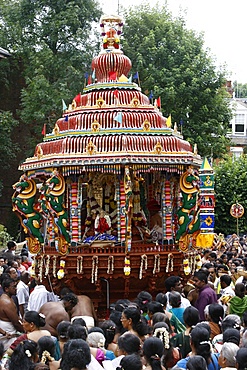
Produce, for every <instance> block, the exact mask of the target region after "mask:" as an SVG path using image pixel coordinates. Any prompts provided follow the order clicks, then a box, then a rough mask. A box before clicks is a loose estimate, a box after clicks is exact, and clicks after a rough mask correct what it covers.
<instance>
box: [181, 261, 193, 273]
mask: <svg viewBox="0 0 247 370" xmlns="http://www.w3.org/2000/svg"><path fill="white" fill-rule="evenodd" d="M183 265H184V273H185V275H189V273H190V272H191V268H190V265H189V259H188V258H185V259H184V260H183Z"/></svg>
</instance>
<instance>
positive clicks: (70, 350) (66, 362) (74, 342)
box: [61, 339, 91, 370]
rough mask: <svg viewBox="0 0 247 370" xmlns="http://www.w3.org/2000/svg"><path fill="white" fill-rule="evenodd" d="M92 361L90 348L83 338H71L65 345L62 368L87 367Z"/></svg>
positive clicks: (79, 369) (81, 369)
mask: <svg viewBox="0 0 247 370" xmlns="http://www.w3.org/2000/svg"><path fill="white" fill-rule="evenodd" d="M90 362H91V353H90V348H89V345H88V344H87V342H85V341H84V340H83V339H71V340H69V341H68V342H67V343H65V345H64V351H63V355H62V360H61V369H71V368H76V369H78V370H84V369H86V367H87V365H88V364H89V363H90Z"/></svg>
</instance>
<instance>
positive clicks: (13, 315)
mask: <svg viewBox="0 0 247 370" xmlns="http://www.w3.org/2000/svg"><path fill="white" fill-rule="evenodd" d="M2 288H3V294H2V295H1V297H0V328H1V329H2V330H4V331H5V333H3V337H6V339H2V340H1V342H2V343H3V345H4V349H5V350H7V349H8V348H9V346H10V345H11V344H12V343H13V342H14V341H15V340H16V337H17V336H18V332H21V333H23V332H24V330H23V326H22V324H21V321H20V317H19V315H18V313H17V308H16V305H15V303H14V301H13V299H12V298H11V297H12V295H15V294H16V281H15V280H13V279H11V278H6V279H4V280H3V282H2ZM15 334H17V335H15Z"/></svg>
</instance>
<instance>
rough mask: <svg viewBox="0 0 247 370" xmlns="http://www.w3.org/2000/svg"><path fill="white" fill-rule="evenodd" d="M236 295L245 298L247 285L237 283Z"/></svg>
mask: <svg viewBox="0 0 247 370" xmlns="http://www.w3.org/2000/svg"><path fill="white" fill-rule="evenodd" d="M235 294H236V296H237V297H239V298H244V296H245V285H244V284H243V283H237V284H236V285H235Z"/></svg>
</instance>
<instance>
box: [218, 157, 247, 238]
mask: <svg viewBox="0 0 247 370" xmlns="http://www.w3.org/2000/svg"><path fill="white" fill-rule="evenodd" d="M246 183H247V157H246V156H241V157H240V158H239V159H236V158H234V157H230V156H227V157H225V159H224V160H223V161H221V162H220V163H219V164H218V165H217V166H216V168H215V193H216V207H215V231H216V232H223V233H224V234H232V233H236V219H234V218H233V217H232V216H231V215H230V208H231V205H232V204H234V203H236V202H238V203H241V204H242V206H243V207H244V208H245V213H244V215H243V217H241V218H239V220H238V224H239V231H240V233H245V232H246V222H247V187H246Z"/></svg>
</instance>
